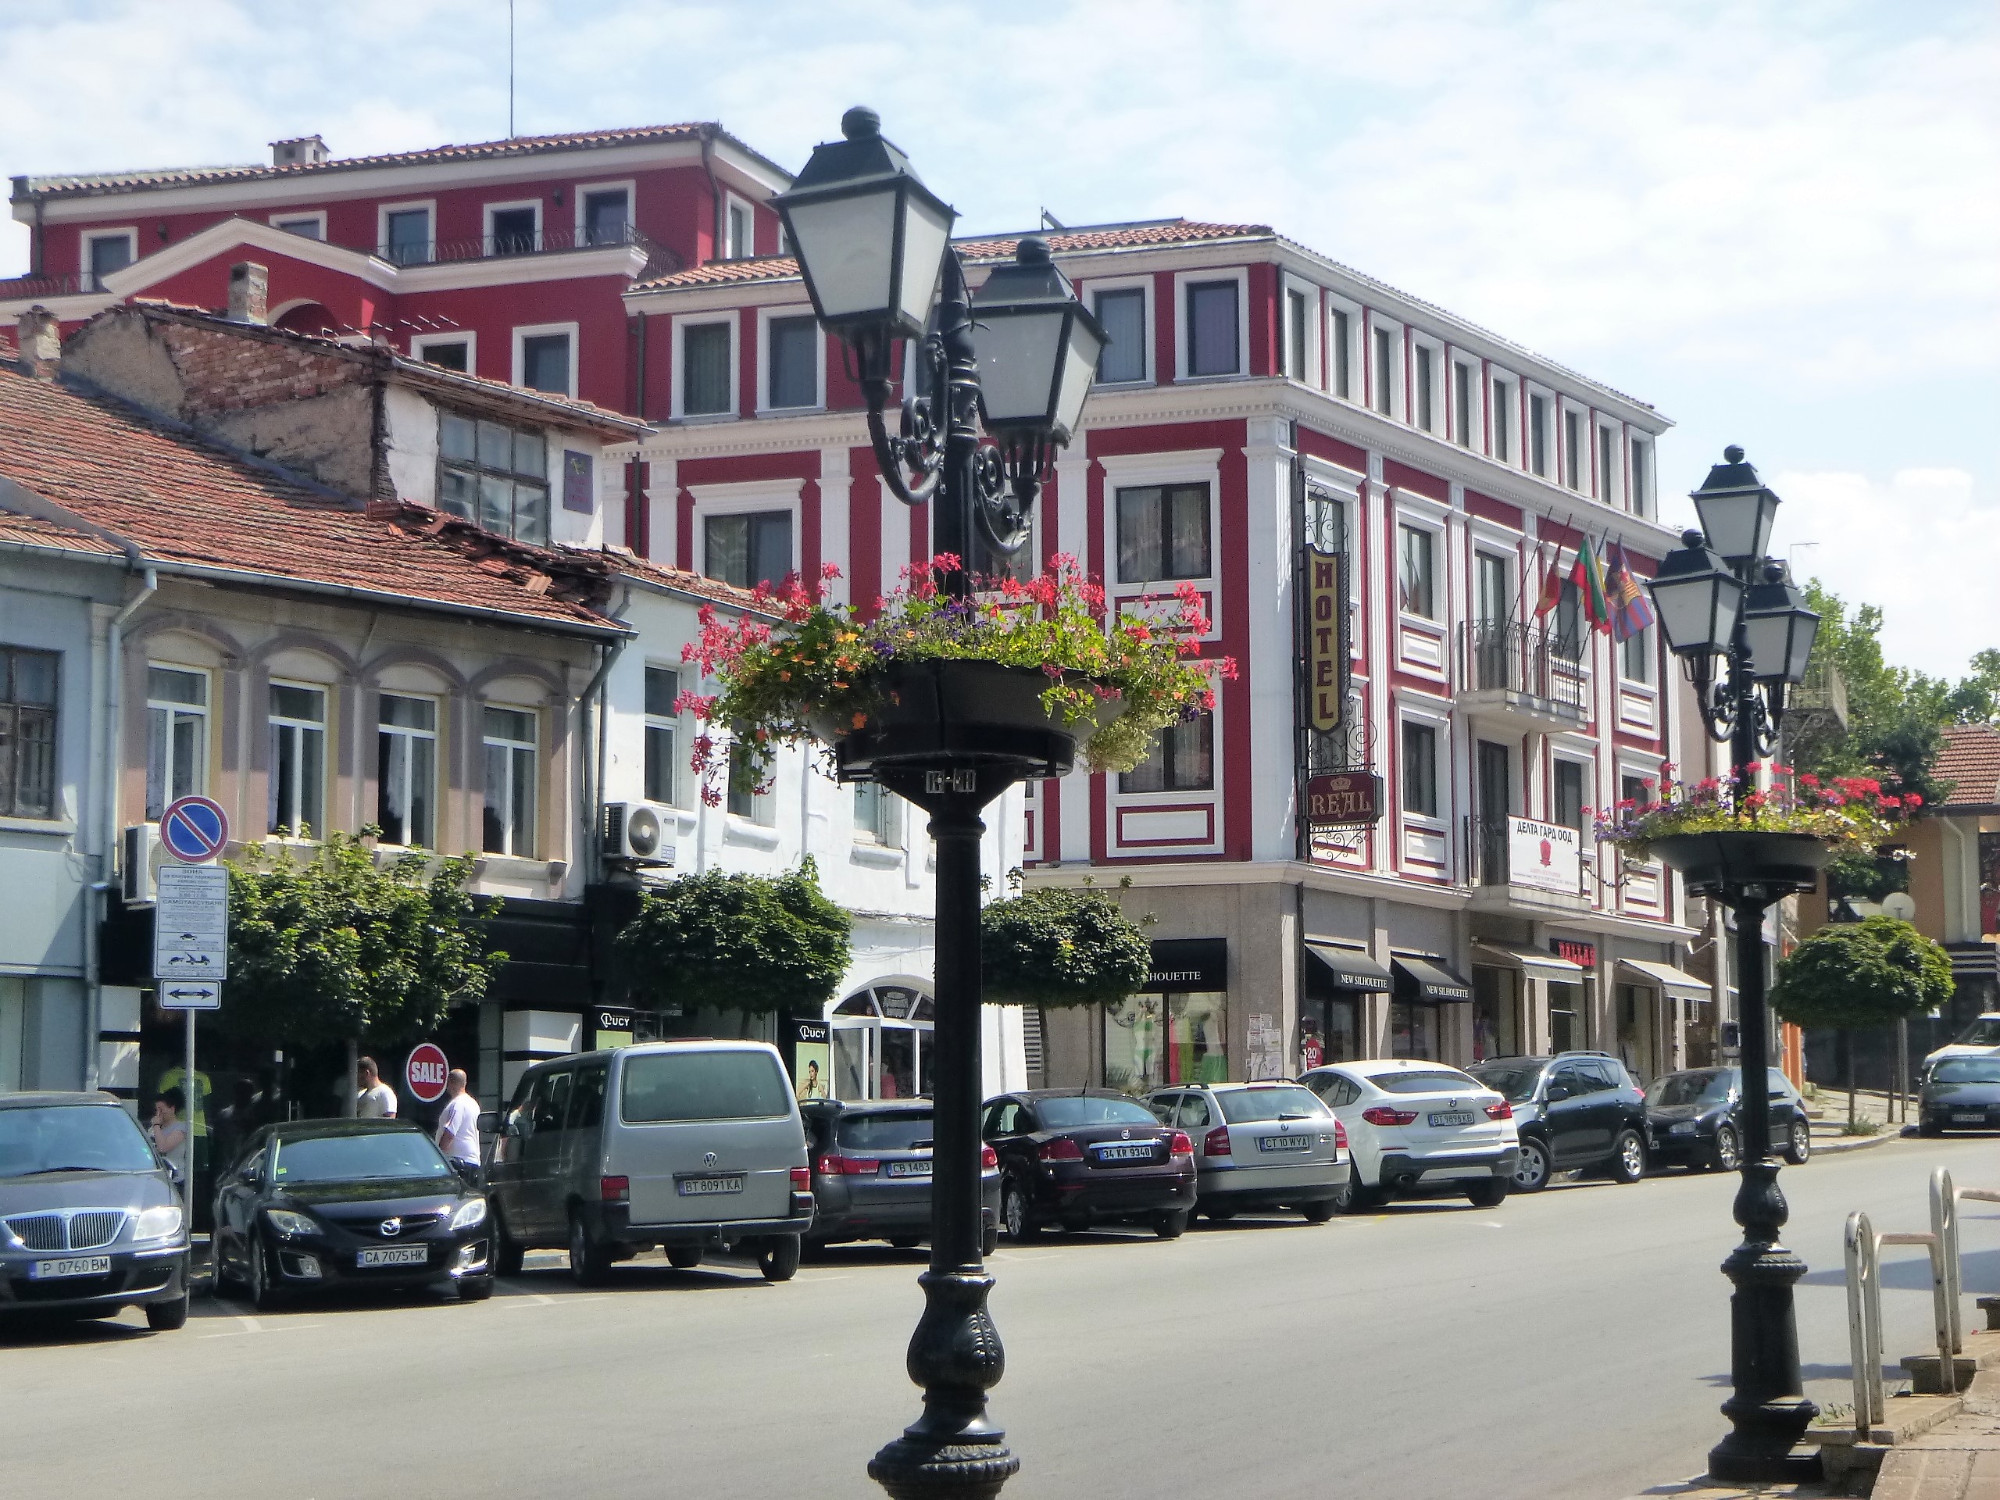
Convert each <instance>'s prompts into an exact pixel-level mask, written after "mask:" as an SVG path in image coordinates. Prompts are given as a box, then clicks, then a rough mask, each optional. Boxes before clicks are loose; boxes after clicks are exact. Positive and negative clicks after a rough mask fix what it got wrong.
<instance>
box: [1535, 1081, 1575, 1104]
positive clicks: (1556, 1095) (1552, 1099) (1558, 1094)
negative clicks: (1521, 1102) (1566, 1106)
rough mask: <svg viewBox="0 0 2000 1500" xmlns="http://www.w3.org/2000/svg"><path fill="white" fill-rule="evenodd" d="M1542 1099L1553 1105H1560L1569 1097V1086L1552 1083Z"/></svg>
mask: <svg viewBox="0 0 2000 1500" xmlns="http://www.w3.org/2000/svg"><path fill="white" fill-rule="evenodd" d="M1542 1097H1543V1098H1544V1099H1546V1100H1548V1102H1549V1103H1551V1104H1560V1103H1562V1101H1563V1100H1565V1099H1567V1098H1568V1097H1569V1085H1568V1084H1566V1083H1552V1084H1550V1085H1549V1086H1548V1089H1547V1090H1546V1091H1545V1092H1544V1093H1543V1095H1542Z"/></svg>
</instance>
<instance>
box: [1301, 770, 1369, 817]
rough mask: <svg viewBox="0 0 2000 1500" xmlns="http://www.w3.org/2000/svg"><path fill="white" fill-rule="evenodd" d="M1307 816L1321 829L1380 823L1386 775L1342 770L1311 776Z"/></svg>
mask: <svg viewBox="0 0 2000 1500" xmlns="http://www.w3.org/2000/svg"><path fill="white" fill-rule="evenodd" d="M1305 819H1306V822H1307V823H1308V824H1311V825H1312V826H1314V827H1321V828H1323V827H1331V826H1334V825H1338V824H1346V825H1349V826H1359V825H1362V824H1367V823H1379V822H1380V821H1381V820H1382V778H1381V777H1380V776H1377V775H1376V774H1375V773H1374V772H1373V771H1339V772H1336V773H1334V774H1333V775H1331V776H1313V777H1309V778H1307V780H1306V805H1305Z"/></svg>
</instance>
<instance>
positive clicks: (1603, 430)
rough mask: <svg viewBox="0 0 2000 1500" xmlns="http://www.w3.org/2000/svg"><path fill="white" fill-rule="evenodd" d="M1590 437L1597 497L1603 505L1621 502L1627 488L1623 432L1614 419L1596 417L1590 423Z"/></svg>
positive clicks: (1623, 499) (1622, 502)
mask: <svg viewBox="0 0 2000 1500" xmlns="http://www.w3.org/2000/svg"><path fill="white" fill-rule="evenodd" d="M1590 438H1591V443H1592V445H1593V446H1592V447H1591V450H1590V462H1591V467H1592V468H1593V469H1595V470H1596V471H1597V498H1598V499H1600V500H1602V501H1603V502H1604V503H1605V504H1606V505H1622V504H1624V501H1625V491H1626V489H1627V485H1626V483H1625V438H1624V433H1623V432H1621V431H1620V429H1619V424H1618V423H1617V422H1615V421H1606V420H1605V419H1604V418H1602V417H1599V418H1598V419H1597V420H1596V421H1594V422H1592V423H1591V434H1590ZM1607 459H1609V464H1608V466H1607V463H1606V460H1607Z"/></svg>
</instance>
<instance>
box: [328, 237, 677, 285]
mask: <svg viewBox="0 0 2000 1500" xmlns="http://www.w3.org/2000/svg"><path fill="white" fill-rule="evenodd" d="M618 245H637V246H638V247H639V248H640V249H642V250H644V251H645V252H646V264H645V267H644V268H643V269H642V270H641V271H640V273H639V275H640V278H641V279H642V280H643V279H645V278H647V277H652V276H665V275H667V274H669V273H670V272H673V271H678V270H680V269H681V268H682V261H681V258H680V256H678V255H676V254H675V253H674V252H673V251H672V250H669V249H668V248H667V247H666V246H665V245H662V244H661V243H660V242H659V241H658V240H655V239H653V238H652V237H651V236H649V235H647V234H645V233H643V232H642V231H640V230H638V229H635V228H634V227H633V226H632V225H630V224H627V225H624V226H622V227H621V228H619V229H618V230H616V231H615V232H609V233H607V232H603V231H599V232H597V233H595V234H593V233H591V232H590V231H588V230H585V231H583V232H582V233H578V232H577V231H576V230H574V229H537V230H532V231H516V232H502V233H498V234H485V235H474V236H472V237H471V238H469V239H458V240H405V241H401V242H399V243H383V244H379V245H374V246H371V247H369V248H368V250H367V251H366V253H367V254H370V255H374V256H377V257H379V258H380V259H382V260H386V261H388V262H389V263H390V264H391V265H397V266H435V265H451V264H458V263H462V262H465V261H473V260H498V259H501V258H504V257H509V256H518V255H555V254H562V253H565V252H568V251H572V250H601V249H606V248H610V247H614V246H618Z"/></svg>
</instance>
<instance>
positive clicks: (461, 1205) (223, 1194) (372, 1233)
mask: <svg viewBox="0 0 2000 1500" xmlns="http://www.w3.org/2000/svg"><path fill="white" fill-rule="evenodd" d="M214 1254H215V1276H216V1281H217V1283H218V1285H220V1284H222V1283H229V1284H232V1285H239V1286H241V1287H243V1288H244V1289H245V1291H247V1293H248V1294H249V1297H250V1300H251V1302H252V1303H254V1304H255V1305H256V1306H257V1307H258V1308H259V1309H260V1310H261V1309H266V1308H270V1307H272V1306H274V1305H276V1304H277V1303H278V1302H280V1301H282V1300H283V1298H284V1297H285V1295H286V1294H287V1293H288V1292H293V1291H299V1290H304V1289H308V1288H312V1289H319V1288H328V1289H331V1288H343V1289H345V1288H361V1287H409V1286H426V1285H429V1286H440V1287H442V1286H456V1287H457V1288H458V1294H459V1296H460V1297H462V1298H464V1299H465V1300H467V1301H476V1300H478V1299H480V1298H484V1297H490V1296H492V1295H493V1271H492V1262H491V1260H490V1259H489V1242H488V1238H487V1222H486V1195H485V1193H484V1192H482V1191H481V1190H480V1188H479V1187H478V1186H477V1185H476V1184H474V1183H472V1182H470V1181H468V1180H467V1179H466V1177H464V1176H462V1175H461V1174H460V1172H459V1170H458V1169H456V1168H454V1167H453V1166H452V1165H451V1163H450V1162H448V1161H446V1160H445V1157H444V1153H443V1152H441V1151H439V1150H438V1148H437V1147H436V1145H434V1144H433V1143H432V1141H431V1139H430V1137H429V1136H427V1135H425V1134H424V1133H423V1131H422V1130H420V1129H419V1128H418V1127H417V1126H416V1125H414V1124H412V1123H411V1122H409V1121H407V1120H295V1121H293V1122H291V1123H290V1124H285V1125H266V1126H265V1127H264V1128H263V1129H261V1130H259V1131H257V1132H256V1133H254V1134H253V1135H251V1137H250V1138H249V1139H248V1140H247V1141H246V1142H245V1143H244V1146H243V1153H242V1155H241V1156H240V1157H239V1158H238V1160H237V1163H236V1165H235V1166H234V1167H233V1168H231V1169H230V1170H229V1172H227V1173H226V1174H225V1175H224V1176H223V1179H222V1181H221V1182H220V1183H219V1184H218V1185H217V1187H216V1194H215V1250H214Z"/></svg>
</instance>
